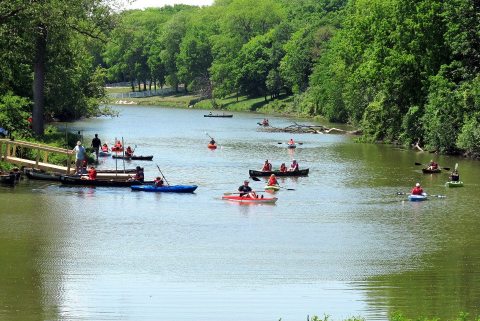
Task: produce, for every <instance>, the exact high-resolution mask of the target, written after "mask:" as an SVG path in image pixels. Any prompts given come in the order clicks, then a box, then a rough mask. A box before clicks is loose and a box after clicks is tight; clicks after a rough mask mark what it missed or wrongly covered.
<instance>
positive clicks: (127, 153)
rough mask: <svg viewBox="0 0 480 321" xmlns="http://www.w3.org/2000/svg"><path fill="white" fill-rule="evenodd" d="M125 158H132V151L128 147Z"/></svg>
mask: <svg viewBox="0 0 480 321" xmlns="http://www.w3.org/2000/svg"><path fill="white" fill-rule="evenodd" d="M125 156H127V157H132V156H133V150H132V148H131V147H130V146H128V147H127V149H126V150H125Z"/></svg>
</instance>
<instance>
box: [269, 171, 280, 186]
mask: <svg viewBox="0 0 480 321" xmlns="http://www.w3.org/2000/svg"><path fill="white" fill-rule="evenodd" d="M267 185H268V186H276V185H278V182H277V178H276V177H275V174H272V175H270V178H269V179H268V183H267Z"/></svg>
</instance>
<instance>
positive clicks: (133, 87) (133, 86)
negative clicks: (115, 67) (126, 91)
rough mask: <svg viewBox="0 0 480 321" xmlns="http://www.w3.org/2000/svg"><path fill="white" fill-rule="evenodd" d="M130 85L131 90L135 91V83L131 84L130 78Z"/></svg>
mask: <svg viewBox="0 0 480 321" xmlns="http://www.w3.org/2000/svg"><path fill="white" fill-rule="evenodd" d="M130 85H131V86H132V91H135V85H134V84H133V80H130Z"/></svg>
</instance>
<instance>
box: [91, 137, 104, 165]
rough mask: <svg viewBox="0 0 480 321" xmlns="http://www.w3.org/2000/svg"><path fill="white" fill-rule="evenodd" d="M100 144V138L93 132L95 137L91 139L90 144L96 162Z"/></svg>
mask: <svg viewBox="0 0 480 321" xmlns="http://www.w3.org/2000/svg"><path fill="white" fill-rule="evenodd" d="M101 145H102V142H101V141H100V138H98V134H95V137H94V138H93V139H92V143H91V146H92V148H93V151H94V152H95V156H96V157H97V162H98V152H99V150H100V146H101Z"/></svg>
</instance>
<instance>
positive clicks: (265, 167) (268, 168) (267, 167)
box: [262, 159, 272, 172]
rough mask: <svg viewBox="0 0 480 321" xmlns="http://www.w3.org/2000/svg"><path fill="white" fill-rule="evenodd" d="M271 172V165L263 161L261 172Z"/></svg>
mask: <svg viewBox="0 0 480 321" xmlns="http://www.w3.org/2000/svg"><path fill="white" fill-rule="evenodd" d="M271 171H272V164H270V163H269V162H268V159H267V160H265V163H264V164H263V167H262V172H271Z"/></svg>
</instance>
